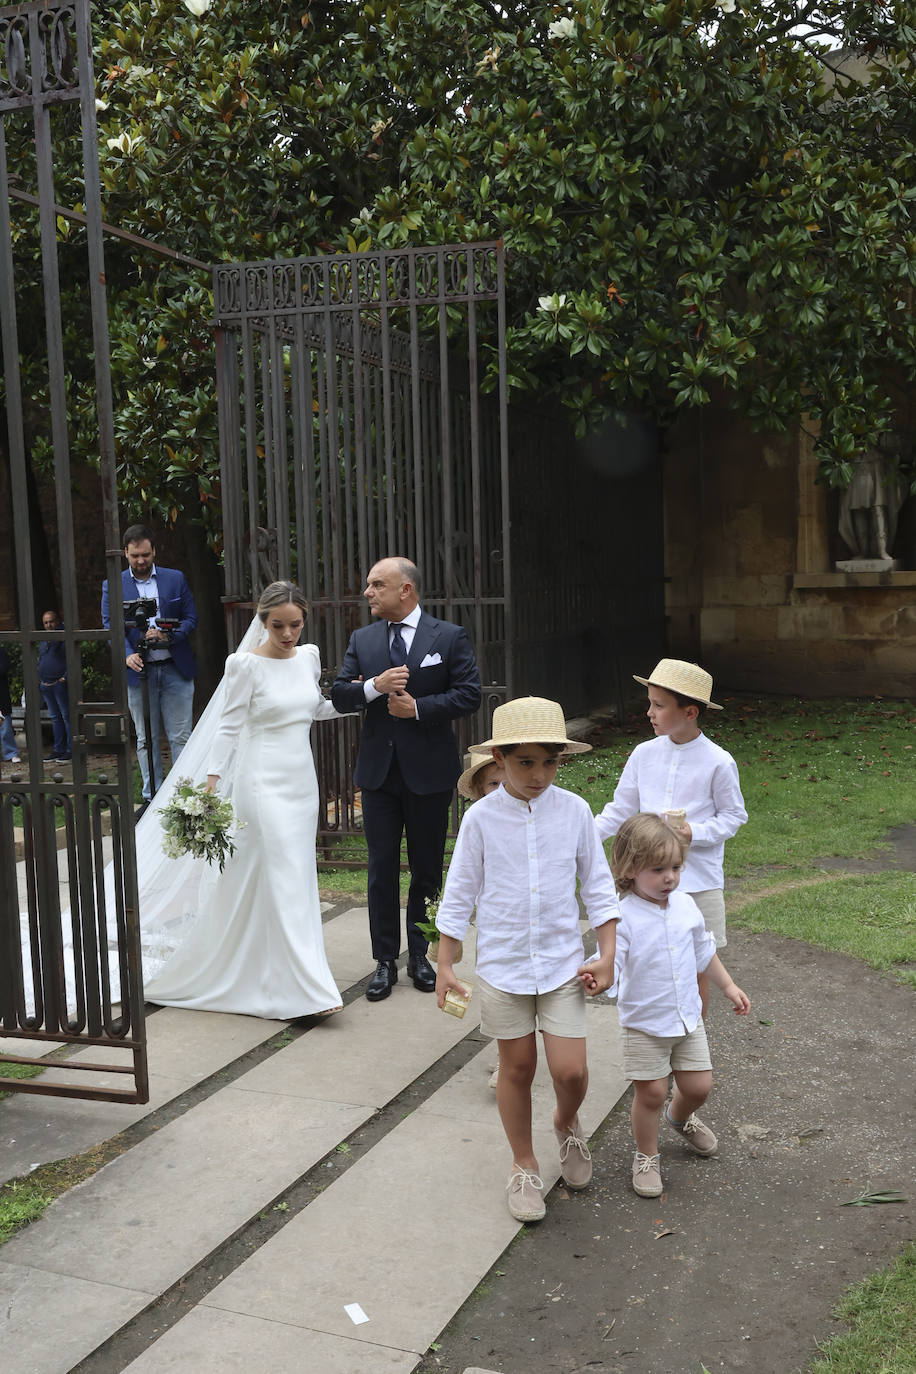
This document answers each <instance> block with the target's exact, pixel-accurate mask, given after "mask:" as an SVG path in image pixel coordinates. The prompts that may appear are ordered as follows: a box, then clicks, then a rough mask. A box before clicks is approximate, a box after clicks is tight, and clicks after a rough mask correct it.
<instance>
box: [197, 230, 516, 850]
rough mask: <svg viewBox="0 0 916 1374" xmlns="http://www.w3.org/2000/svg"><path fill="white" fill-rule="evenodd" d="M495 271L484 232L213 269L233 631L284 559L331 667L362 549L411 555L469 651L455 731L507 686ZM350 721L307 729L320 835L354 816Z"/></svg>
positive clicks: (463, 733)
mask: <svg viewBox="0 0 916 1374" xmlns="http://www.w3.org/2000/svg"><path fill="white" fill-rule="evenodd" d="M503 272H504V259H503V252H502V248H501V246H500V245H499V244H496V243H481V244H463V245H458V246H442V247H437V248H411V249H403V250H400V251H397V252H390V253H362V254H355V255H340V256H337V257H330V256H329V257H316V258H297V259H292V260H289V261H284V262H252V263H229V264H220V265H219V266H217V267H216V268H215V269H214V301H215V324H216V326H217V367H218V390H219V397H220V440H221V452H222V483H221V486H222V492H223V515H224V526H223V528H224V541H225V569H226V596H227V601H228V602H229V604H230V608H231V607H233V606H235V607H241V606H244V607H247V608H248V610H247V612H242V613H238V612H232V611H231V610H230V617H231V619H232V620H234V622H235V623H234V624H233V625H231V626H230V631H231V637H232V638H233V642H237V640H238V637H239V634H240V632H241V630H242V627H243V622H244V623H247V619H248V617H250V606H251V603H252V601H253V600H254V599H255V598H256V596H257V593H258V591H259V590H260V588H261V587H263V586H264V585H265V584H266V583H267V582H269V581H270V580H272V579H274V578H277V577H282V578H294V579H295V580H296V581H298V582H299V583H300V585H301V586H302V587H303V589H304V591H305V592H306V595H307V596H308V599H309V602H310V604H311V607H312V623H311V625H310V629H309V633H310V635H311V637H312V638H313V639H314V640H315V641H316V642H317V643H318V645H319V646H320V648H321V652H322V656H323V659H324V661H325V662H326V663H327V664H328V665H329V672H331V673H333V672H334V671H336V666H337V665H339V664H340V662H341V661H342V659H343V654H344V650H345V648H346V645H347V641H348V639H349V636H350V634H351V632H352V630H353V629H354V628H355V627H356V626H357V625H359V624H360V623H363V622H365V621H366V620H367V619H368V611H367V609H366V606H365V602H364V599H363V596H362V592H363V588H364V586H365V578H366V574H367V572H368V570H369V568H370V567H371V566H372V564H373V563H375V562H376V561H377V560H378V559H379V558H383V557H385V556H387V555H388V554H402V555H404V556H405V557H409V558H412V559H413V560H414V561H415V562H416V564H417V566H418V567H419V569H420V573H421V577H422V590H421V601H422V604H423V606H424V608H425V609H426V610H428V611H430V612H431V613H433V614H435V615H441V616H443V617H444V618H446V619H450V620H454V621H456V622H458V623H460V624H462V625H464V627H465V628H466V629H467V631H468V633H469V635H470V637H471V641H472V643H473V644H474V647H475V649H476V652H477V656H478V661H479V662H480V668H481V674H482V677H483V681H484V684H485V687H486V689H487V690H486V697H485V703H484V706H483V708H482V709H481V712H480V713H479V714H478V716H476V717H474V718H472V719H470V720H467V721H462V722H460V740H459V743H460V744H461V745H462V746H464V745H466V744H467V742H469V741H470V740H471V739H473V738H474V737H475V736H480V732H481V731H483V732H486V731H487V730H488V728H489V720H490V716H491V714H492V710H493V707H494V705H495V704H498V702H499V701H500V700H501V699H503V698H504V697H505V695H506V694H507V692H508V691H509V690H511V684H510V659H509V644H510V640H511V633H510V624H509V605H510V602H509V591H510V588H509V571H510V570H509V544H508V529H509V513H508V505H507V500H506V494H507V490H508V479H507V468H506V465H507V458H508V447H507V435H506V377H505V347H504V343H505V312H504V296H503V281H504V279H503ZM485 372H486V374H487V375H486V378H485V375H484V374H485ZM485 381H486V384H487V386H488V387H491V388H492V390H489V391H488V392H487V393H486V394H485V393H484V390H483V386H484V382H485ZM357 729H358V727H357V725H356V722H355V721H353V720H346V721H341V722H339V723H337V724H336V725H334V726H333V727H332V728H330V729H325V728H323V729H321V730H319V731H316V732H315V736H316V739H315V748H316V753H317V763H318V773H319V780H320V785H321V789H322V804H323V807H324V816H325V821H326V823H325V824H324V825H323V826H321V827H320V830H321V831H323V832H324V836H325V838H327V837H328V836H330V835H334V834H340V833H344V832H347V831H351V830H355V829H358V828H359V807H358V799H357V798H356V797H355V796H354V795H353V793H352V782H351V777H352V765H353V760H354V758H355V751H356V745H357ZM481 737H482V736H481Z"/></svg>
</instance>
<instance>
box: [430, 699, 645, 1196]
mask: <svg viewBox="0 0 916 1374" xmlns="http://www.w3.org/2000/svg"><path fill="white" fill-rule="evenodd" d="M589 748H590V746H589V745H587V744H582V743H580V742H578V741H575V740H570V739H567V736H566V723H565V720H564V717H563V711H562V708H561V707H560V706H559V704H558V703H557V702H555V701H547V700H545V699H543V698H541V697H522V698H520V699H518V700H516V701H508V702H506V703H505V704H504V705H502V706H498V707H497V708H496V710H495V711H494V713H493V737H492V739H489V740H486V741H485V742H484V743H483V744H480V745H476V746H474V749H475V751H476V752H485V753H486V754H487V755H488V756H491V757H492V758H493V759H495V760H496V762H497V763H499V764H500V765H501V766H502V768H503V769H504V778H503V783H502V786H501V787H499V788H497V790H496V791H494V792H490V793H489V794H488V795H486V796H484V797H482V798H481V799H480V801H477V802H475V803H474V805H473V806H471V807H469V808H468V810H467V811H466V812H465V815H464V818H463V819H462V822H461V828H460V830H459V832H458V839H457V841H456V843H455V852H454V854H453V856H452V861H451V863H450V865H449V870H448V877H447V878H446V882H445V890H444V892H443V894H442V900H441V902H440V903H439V910H438V912H437V914H436V924H437V926H438V929H439V961H438V970H437V976H436V995H437V998H438V1002H439V1006H440V1007H441V1006H442V1005H443V1003H444V1001H445V994H446V993H447V992H448V991H449V990H450V989H455V990H456V991H457V992H459V994H463V992H464V989H463V988H462V985H461V983H460V982H459V980H458V979H457V978H456V976H455V973H454V971H453V968H452V964H453V962H454V951H455V948H456V945H457V942H458V941H459V940H462V939H463V938H464V936H465V934H466V932H467V928H468V921H469V920H470V916H471V912H472V911H473V910H474V908H475V907H476V909H477V984H478V988H479V997H480V1025H481V1029H482V1030H483V1032H484V1034H485V1035H491V1036H493V1037H494V1038H495V1039H496V1040H497V1041H498V1047H499V1078H498V1081H497V1086H496V1101H497V1105H498V1107H499V1114H500V1117H501V1119H502V1123H503V1129H504V1130H505V1132H506V1137H507V1139H508V1141H509V1145H510V1148H511V1150H512V1171H511V1173H510V1175H509V1182H508V1184H507V1185H506V1191H507V1201H508V1207H509V1212H510V1214H511V1215H512V1216H513V1217H514V1218H515V1219H516V1220H517V1221H539V1220H540V1219H541V1218H542V1217H543V1216H544V1213H545V1206H544V1198H543V1191H544V1184H543V1180H542V1179H541V1176H540V1172H539V1165H538V1161H537V1158H536V1157H535V1154H534V1146H533V1142H532V1132H531V1084H532V1080H533V1079H534V1073H535V1069H536V1067H537V1058H538V1049H537V1031H540V1032H541V1034H542V1035H543V1037H544V1052H545V1054H546V1056H547V1064H548V1067H549V1069H550V1074H551V1078H552V1079H553V1087H554V1093H555V1095H556V1109H555V1111H554V1117H553V1125H554V1131H555V1134H556V1139H557V1144H558V1146H559V1152H560V1168H561V1172H562V1175H563V1178H564V1180H565V1182H566V1185H567V1187H569V1188H584V1187H586V1185H587V1184H588V1183H589V1181H590V1179H591V1175H592V1162H591V1154H590V1153H589V1149H588V1145H587V1144H586V1137H585V1134H584V1132H583V1130H582V1127H581V1125H580V1122H579V1107H580V1106H581V1104H582V1102H583V1100H584V1098H585V1093H586V1089H587V1087H588V1068H587V1064H586V1056H585V1023H586V1016H585V998H586V996H594V995H595V994H596V993H599V992H603V991H604V990H605V989H607V988H609V987H610V985H611V979H612V976H613V964H614V929H615V925H616V922H617V918H618V912H617V894H616V893H615V891H614V884H613V882H612V880H611V874H610V870H609V868H608V865H607V860H606V859H605V856H604V851H603V850H602V847H601V841H600V840H599V838H598V832H597V830H596V828H595V822H594V818H593V817H592V814H591V811H590V809H589V806H588V803H587V802H585V801H583V800H582V798H581V797H577V796H576V795H575V794H574V793H572V792H567V791H565V790H564V789H563V788H562V787H556V786H554V780H555V778H556V775H557V769H558V767H559V764H560V760H561V759H562V758H563V756H564V755H565V754H571V753H583V752H585V751H586V750H587V749H589ZM577 880H578V883H579V895H580V896H581V899H582V902H583V905H584V906H585V909H586V913H587V915H588V919H589V923H590V924H591V926H592V927H593V928H594V929H595V931H596V934H597V940H598V950H599V956H598V959H597V960H596V961H594V962H593V963H590V964H588V965H586V964H585V961H584V959H585V951H584V948H583V944H582V935H581V933H580V929H579V905H578V901H577V896H576V882H577Z"/></svg>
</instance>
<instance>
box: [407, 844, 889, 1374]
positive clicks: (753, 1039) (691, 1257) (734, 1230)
mask: <svg viewBox="0 0 916 1374" xmlns="http://www.w3.org/2000/svg"><path fill="white" fill-rule="evenodd" d="M895 838H897V839H898V841H899V843H898V845H897V847H896V849H895V852H894V853H893V854H891V855H888V857H887V859H884V860H879V861H878V862H877V863H875V864H874V865H872V864H871V863H869V864H867V865H858V866H856V867H858V868H859V869H860V870H861V868H862V867H868V868H871V867H875V868H878V867H885V868H886V867H903V868H907V867H911V866H913V858H914V856H916V828H910V827H907V830H906V833H903V832H901V833H900V834H899V835H898V836H897V837H895ZM843 866H844V867H853V865H851V864H844V865H843ZM812 900H816V892H812ZM723 959H724V962H725V963H726V965H727V967H728V968H729V971H730V972H731V973H732V975H733V976H734V978H735V979H736V981H737V982H738V983H739V984H740V985H741V986H742V987H743V988H744V990H745V991H746V992H747V993H748V995H749V996H750V998H751V1000H752V1008H751V1013H750V1015H749V1016H748V1017H746V1018H741V1017H737V1016H735V1015H733V1014H732V1012H731V1010H730V1008H729V1006H728V1005H727V1004H726V1003H725V1001H724V999H722V998H721V996H719V995H718V994H716V992H715V990H713V996H714V998H717V1001H716V1003H715V1005H714V1006H713V1008H712V1010H711V1013H710V1019H709V1022H708V1030H709V1037H710V1045H711V1049H712V1058H713V1066H714V1086H713V1092H712V1096H711V1097H710V1100H709V1103H708V1104H707V1106H706V1108H705V1109H704V1110H703V1112H702V1114H701V1115H702V1117H703V1119H704V1120H705V1121H707V1122H708V1124H709V1125H710V1126H712V1128H713V1129H714V1130H715V1131H716V1133H717V1135H718V1137H719V1153H718V1155H717V1156H716V1157H715V1158H712V1159H701V1158H699V1157H698V1156H696V1155H693V1154H691V1153H690V1152H689V1150H687V1148H686V1147H685V1146H684V1145H683V1143H682V1142H681V1140H680V1138H679V1137H677V1136H676V1135H675V1134H674V1132H672V1131H671V1130H667V1131H665V1132H664V1134H663V1136H662V1141H661V1152H662V1159H661V1162H662V1177H663V1179H664V1181H665V1184H666V1191H665V1193H664V1194H663V1196H662V1197H661V1198H658V1199H655V1200H647V1199H642V1198H639V1197H637V1196H636V1195H635V1194H634V1193H633V1192H632V1190H631V1187H630V1180H629V1172H630V1164H631V1152H632V1148H633V1147H632V1142H631V1136H630V1129H629V1102H630V1093H629V1092H628V1093H627V1094H626V1095H625V1097H624V1098H623V1100H622V1101H621V1102H620V1104H619V1105H618V1107H617V1108H616V1109H615V1111H614V1112H613V1113H612V1114H611V1116H610V1117H609V1118H608V1119H607V1121H606V1122H605V1123H604V1124H603V1125H602V1126H601V1127H600V1129H599V1130H598V1131H597V1132H596V1133H595V1135H594V1137H593V1139H592V1155H593V1159H594V1165H595V1177H594V1181H593V1183H592V1186H591V1187H590V1188H589V1189H588V1190H586V1191H585V1192H582V1193H578V1194H570V1193H568V1192H567V1191H566V1190H565V1189H564V1188H563V1186H562V1184H560V1185H558V1187H557V1188H555V1189H554V1190H553V1192H552V1193H551V1194H550V1196H549V1197H548V1200H547V1217H546V1219H545V1220H544V1221H543V1222H541V1223H539V1224H538V1225H537V1226H530V1227H527V1228H526V1229H525V1230H524V1231H523V1232H522V1233H521V1234H520V1235H519V1236H518V1238H517V1239H516V1241H515V1242H514V1244H513V1245H512V1246H511V1247H510V1248H509V1250H508V1251H506V1253H505V1254H504V1255H503V1256H502V1258H501V1259H500V1261H499V1263H498V1264H497V1265H496V1266H495V1267H494V1269H493V1270H492V1271H491V1273H490V1274H489V1275H488V1277H487V1279H486V1280H485V1281H484V1283H483V1284H481V1285H480V1287H479V1288H478V1290H477V1291H476V1293H475V1294H474V1295H473V1296H472V1297H471V1299H470V1300H469V1301H468V1302H467V1303H466V1304H465V1305H464V1307H463V1308H462V1310H461V1311H460V1312H459V1313H458V1315H457V1316H456V1317H455V1319H454V1320H453V1321H452V1323H451V1324H450V1325H449V1327H448V1328H447V1329H446V1331H445V1332H444V1333H443V1335H442V1337H441V1340H440V1342H439V1343H438V1344H439V1349H438V1350H437V1351H435V1352H430V1353H429V1354H428V1355H427V1356H426V1358H425V1360H424V1361H423V1363H422V1365H421V1366H420V1367H419V1368H420V1371H421V1374H461V1371H464V1370H465V1369H467V1368H481V1369H484V1370H496V1371H499V1372H500V1374H573V1372H575V1374H580V1371H581V1372H582V1374H586V1371H587V1374H612V1371H613V1374H623V1372H626V1374H701V1371H702V1369H703V1367H704V1366H705V1367H706V1369H707V1370H708V1371H710V1374H716V1372H717V1371H720V1370H727V1371H753V1374H794V1372H795V1371H798V1370H802V1369H805V1368H806V1367H807V1366H808V1364H809V1362H810V1361H811V1359H812V1358H813V1357H814V1356H815V1355H816V1347H817V1342H819V1341H824V1340H825V1339H826V1338H827V1337H829V1336H831V1335H832V1334H834V1333H835V1332H836V1331H837V1330H839V1329H841V1328H840V1327H839V1326H838V1324H837V1323H836V1321H835V1320H834V1319H833V1318H832V1316H831V1310H832V1308H833V1306H834V1304H835V1303H836V1301H837V1299H838V1298H839V1296H840V1295H841V1294H842V1292H843V1291H844V1289H846V1288H847V1287H848V1286H849V1285H850V1284H852V1283H855V1282H857V1281H859V1280H860V1279H862V1278H864V1277H865V1276H866V1275H868V1274H870V1273H873V1272H874V1271H875V1270H877V1269H879V1268H881V1267H882V1266H884V1265H885V1264H887V1263H889V1262H890V1261H891V1260H892V1259H893V1258H894V1257H895V1256H896V1255H897V1254H898V1253H899V1251H900V1249H901V1248H902V1247H903V1245H904V1244H905V1243H906V1242H907V1241H909V1240H912V1239H913V1238H914V1236H916V1118H914V1112H913V1105H914V1093H913V1083H914V1079H913V1031H914V1025H916V998H914V996H913V992H912V990H910V989H908V988H904V987H902V986H899V985H898V984H896V983H895V982H894V981H893V979H892V978H891V977H889V976H885V975H882V974H878V973H874V972H872V971H871V970H870V969H867V968H864V967H863V966H862V965H861V964H859V963H856V962H854V961H853V960H851V959H847V958H845V957H842V956H839V955H832V954H827V953H824V952H823V951H820V950H815V949H813V948H811V947H810V946H808V945H804V944H800V943H798V942H796V941H790V940H784V939H781V938H778V937H776V936H770V935H750V934H747V933H746V932H744V931H740V930H733V931H732V932H731V933H730V936H729V944H728V949H727V950H726V951H725V952H724V954H723ZM582 1117H583V1121H584V1123H585V1125H586V1128H589V1126H590V1125H593V1123H589V1120H588V1103H587V1102H586V1104H585V1107H584V1108H583V1113H582ZM508 1162H509V1161H508V1158H507V1168H508ZM869 1189H895V1190H897V1191H899V1192H901V1193H903V1194H904V1195H905V1196H906V1198H907V1199H908V1201H907V1202H905V1203H900V1204H884V1205H874V1206H858V1207H849V1206H843V1205H842V1204H843V1203H844V1202H847V1201H848V1200H850V1199H852V1198H855V1197H858V1196H860V1195H861V1194H862V1193H863V1192H865V1191H866V1190H869ZM500 1205H503V1204H502V1200H501V1199H494V1206H500Z"/></svg>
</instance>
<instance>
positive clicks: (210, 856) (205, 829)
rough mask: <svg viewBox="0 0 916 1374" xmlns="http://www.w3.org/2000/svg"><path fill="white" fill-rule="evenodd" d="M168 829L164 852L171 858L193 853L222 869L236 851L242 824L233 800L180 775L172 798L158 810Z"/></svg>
mask: <svg viewBox="0 0 916 1374" xmlns="http://www.w3.org/2000/svg"><path fill="white" fill-rule="evenodd" d="M159 822H160V824H161V826H162V828H163V830H164V831H165V837H164V839H163V841H162V850H163V853H164V854H165V855H166V857H167V858H169V859H180V858H181V856H182V855H183V854H193V855H194V857H195V858H196V859H206V861H207V863H209V864H212V863H218V864H219V868H220V872H222V871H223V869H224V868H225V866H226V860H227V859H228V858H231V856H232V855H233V854H234V853H235V843H234V841H233V833H234V831H235V830H237V829H238V828H239V824H238V822H237V821H236V818H235V815H234V813H233V810H232V804H231V802H229V801H227V800H226V799H225V798H223V797H218V796H217V795H216V793H215V792H209V791H208V790H207V788H206V786H205V785H204V784H203V783H198V784H197V785H196V786H195V785H194V783H192V782H191V779H190V778H179V779H178V781H177V783H176V784H175V791H174V793H173V795H172V798H171V800H170V801H169V802H167V803H166V805H165V806H164V807H163V808H162V811H161V812H160V813H159Z"/></svg>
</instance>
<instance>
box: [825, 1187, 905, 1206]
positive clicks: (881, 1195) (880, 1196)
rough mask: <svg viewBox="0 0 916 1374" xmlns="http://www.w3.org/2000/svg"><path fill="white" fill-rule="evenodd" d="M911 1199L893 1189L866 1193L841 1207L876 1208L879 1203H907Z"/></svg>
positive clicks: (851, 1199) (843, 1203)
mask: <svg viewBox="0 0 916 1374" xmlns="http://www.w3.org/2000/svg"><path fill="white" fill-rule="evenodd" d="M908 1200H909V1199H908V1198H906V1197H904V1195H903V1193H898V1192H895V1191H894V1189H893V1188H888V1189H886V1190H883V1191H882V1190H879V1191H877V1192H869V1191H866V1192H864V1193H862V1194H860V1196H859V1197H851V1198H850V1199H849V1200H848V1202H841V1203H840V1206H841V1207H874V1206H875V1205H876V1204H877V1203H879V1202H907V1201H908Z"/></svg>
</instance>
